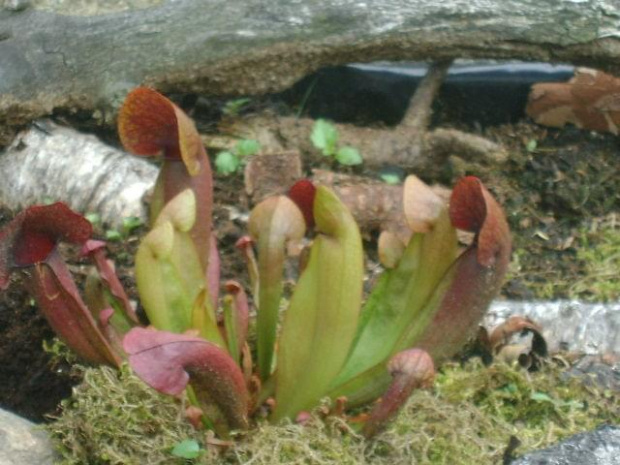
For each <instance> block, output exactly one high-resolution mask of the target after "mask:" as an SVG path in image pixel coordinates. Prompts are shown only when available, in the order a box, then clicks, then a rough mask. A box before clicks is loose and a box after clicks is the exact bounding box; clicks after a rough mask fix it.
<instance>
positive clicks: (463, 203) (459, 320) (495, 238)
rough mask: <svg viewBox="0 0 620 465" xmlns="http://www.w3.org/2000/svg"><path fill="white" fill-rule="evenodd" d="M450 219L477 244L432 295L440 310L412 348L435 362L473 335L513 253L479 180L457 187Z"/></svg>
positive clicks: (498, 211)
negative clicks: (415, 347) (415, 346)
mask: <svg viewBox="0 0 620 465" xmlns="http://www.w3.org/2000/svg"><path fill="white" fill-rule="evenodd" d="M450 218H451V220H452V223H453V225H454V226H455V227H458V228H461V229H465V230H467V231H473V232H475V233H476V238H475V240H474V243H473V244H472V245H471V246H470V247H469V248H468V249H467V250H466V251H465V252H464V253H463V254H462V255H461V256H460V257H459V258H458V259H457V260H456V262H455V263H454V264H453V265H452V267H451V269H450V270H449V271H448V273H447V274H446V277H445V278H444V280H443V281H442V283H440V285H439V288H438V289H437V290H436V291H435V295H434V297H433V298H432V302H433V305H438V309H437V311H436V312H435V315H434V317H433V320H432V322H431V323H430V324H429V325H428V327H427V329H426V330H425V332H424V334H423V336H422V338H421V340H420V341H419V342H418V343H416V345H417V346H418V347H421V348H423V349H425V350H427V351H428V352H429V353H430V354H431V355H432V356H433V358H434V359H435V360H436V361H437V360H439V359H443V358H445V357H449V356H451V355H453V354H454V353H455V352H456V351H457V350H459V349H460V348H461V347H462V346H463V344H464V343H465V342H466V341H467V338H468V337H469V336H470V334H471V332H472V331H474V330H475V328H476V326H477V324H478V322H479V321H480V319H481V318H482V317H483V315H484V313H485V312H486V310H487V308H488V306H489V304H490V303H491V301H492V300H493V298H494V297H495V296H496V295H497V293H498V292H499V290H500V288H501V285H502V282H503V278H504V275H505V274H506V270H507V269H508V263H509V260H510V250H511V241H510V231H509V228H508V223H507V221H506V218H505V216H504V213H503V211H502V209H501V207H500V206H499V205H498V204H497V202H496V201H495V200H494V199H493V197H492V196H491V194H490V193H489V192H488V191H487V190H486V189H485V188H484V186H483V185H482V183H481V182H480V180H479V179H478V178H475V177H473V176H469V177H466V178H463V179H461V180H460V181H459V182H458V183H457V185H456V186H455V188H454V190H453V192H452V198H451V200H450Z"/></svg>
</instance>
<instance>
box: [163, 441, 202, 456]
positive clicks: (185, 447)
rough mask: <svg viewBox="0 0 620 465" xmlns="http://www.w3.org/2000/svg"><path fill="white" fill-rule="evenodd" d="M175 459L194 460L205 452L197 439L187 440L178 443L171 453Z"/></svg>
mask: <svg viewBox="0 0 620 465" xmlns="http://www.w3.org/2000/svg"><path fill="white" fill-rule="evenodd" d="M170 453H171V454H172V455H174V456H175V457H180V458H182V459H187V460H192V459H197V458H198V457H200V456H201V455H202V454H204V450H203V449H202V448H201V447H200V444H198V442H197V441H196V440H195V439H186V440H185V441H181V442H178V443H177V444H176V445H175V446H174V447H173V448H172V451H170Z"/></svg>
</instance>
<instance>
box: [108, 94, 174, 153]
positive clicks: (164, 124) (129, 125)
mask: <svg viewBox="0 0 620 465" xmlns="http://www.w3.org/2000/svg"><path fill="white" fill-rule="evenodd" d="M118 133H119V136H120V138H121V142H122V144H123V147H125V148H126V149H127V150H128V151H129V152H131V153H133V154H135V155H145V156H154V155H159V154H163V155H165V156H166V157H177V158H178V157H180V156H181V152H180V148H179V130H178V125H177V118H176V114H175V110H174V106H173V104H172V103H171V102H170V100H168V99H167V98H166V97H164V96H163V95H161V94H160V93H158V92H155V91H154V90H153V89H149V88H148V87H138V88H137V89H134V90H133V91H131V92H130V93H129V95H127V98H126V99H125V102H124V103H123V106H122V107H121V109H120V112H119V114H118Z"/></svg>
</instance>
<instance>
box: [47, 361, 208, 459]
mask: <svg viewBox="0 0 620 465" xmlns="http://www.w3.org/2000/svg"><path fill="white" fill-rule="evenodd" d="M183 412H184V409H183V405H182V403H181V402H180V401H178V400H176V399H174V398H172V397H167V396H163V395H159V394H157V393H156V392H155V391H153V390H152V389H151V388H149V387H148V386H146V385H145V384H144V383H143V382H142V381H140V380H139V379H138V378H137V377H135V376H134V375H133V374H132V373H131V371H130V369H129V368H128V366H123V367H122V369H121V370H120V371H116V370H113V369H112V368H108V367H101V368H87V369H84V380H83V382H82V384H81V385H80V386H79V387H77V388H75V389H74V392H73V396H72V397H70V398H69V399H66V400H64V401H63V402H62V415H61V416H60V417H59V418H58V419H56V421H54V422H53V423H51V424H49V425H48V426H47V429H48V431H49V432H50V435H51V438H52V440H53V442H54V444H55V445H56V447H57V449H58V451H59V453H60V455H61V456H62V458H63V459H62V461H60V462H59V463H61V464H63V465H70V464H71V465H78V464H89V465H100V464H101V465H102V464H118V465H121V464H123V465H133V464H135V465H140V464H144V463H148V464H158V463H166V464H174V463H184V462H183V461H182V460H179V461H175V460H176V459H175V458H174V457H173V456H172V455H171V454H170V449H171V448H172V447H173V446H174V445H175V444H176V443H177V442H180V441H182V440H183V439H187V438H201V437H202V436H203V434H200V433H198V432H196V431H195V430H193V428H192V427H191V426H190V424H189V423H188V422H187V421H186V420H185V418H184V414H183Z"/></svg>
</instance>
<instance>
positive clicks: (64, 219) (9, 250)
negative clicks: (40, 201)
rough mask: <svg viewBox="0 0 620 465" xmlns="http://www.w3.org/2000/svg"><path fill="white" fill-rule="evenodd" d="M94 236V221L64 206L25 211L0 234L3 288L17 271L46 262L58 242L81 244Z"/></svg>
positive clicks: (59, 204) (0, 281) (1, 280)
mask: <svg viewBox="0 0 620 465" xmlns="http://www.w3.org/2000/svg"><path fill="white" fill-rule="evenodd" d="M91 234H92V225H91V224H90V222H89V221H88V220H87V219H86V218H84V217H83V216H81V215H80V214H78V213H75V212H74V211H72V210H71V209H70V208H69V207H67V206H66V205H65V204H64V203H61V202H58V203H54V204H52V205H45V206H33V207H29V208H28V209H26V210H24V211H23V212H21V213H20V214H19V215H17V216H16V217H15V218H13V221H11V222H10V223H9V224H8V225H7V226H6V227H5V228H4V229H3V230H2V231H0V289H6V287H7V286H8V278H9V276H10V274H11V271H12V270H13V269H14V268H16V267H24V266H29V265H34V264H36V263H40V262H42V261H45V259H46V258H47V257H48V256H49V254H50V253H51V252H52V251H53V250H54V249H55V247H56V244H58V242H61V241H65V242H73V243H76V244H80V243H82V242H85V241H86V240H87V239H88V238H89V237H90V235H91Z"/></svg>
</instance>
